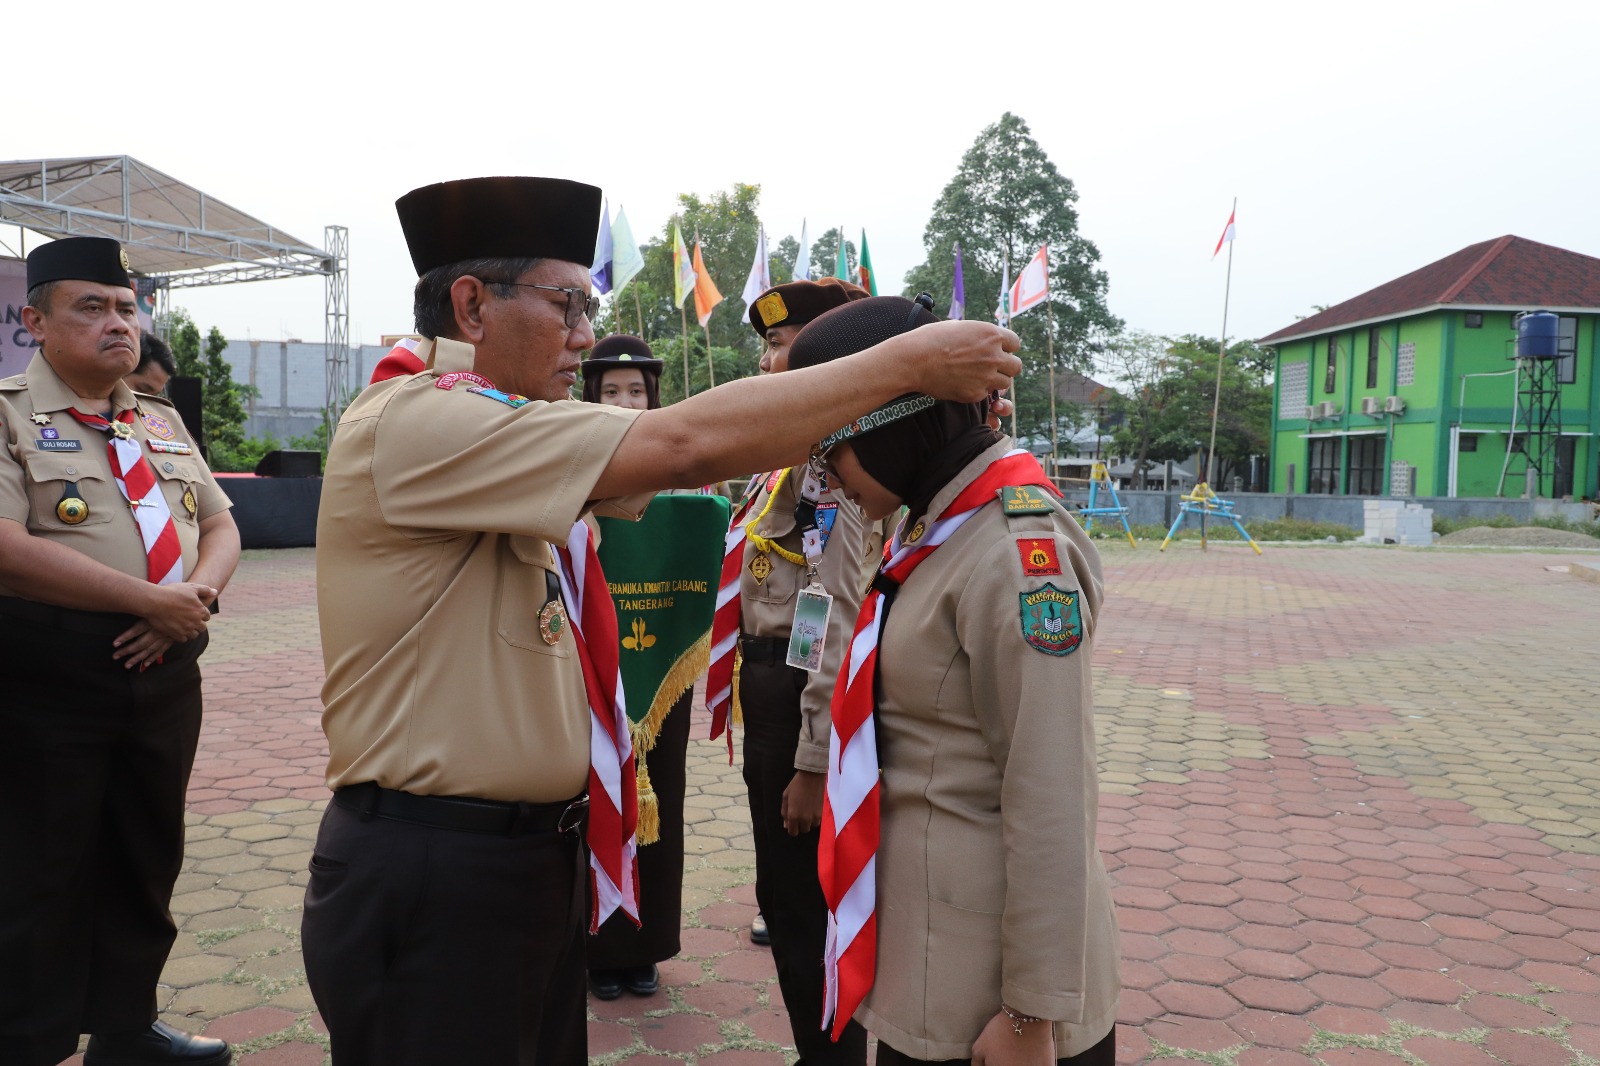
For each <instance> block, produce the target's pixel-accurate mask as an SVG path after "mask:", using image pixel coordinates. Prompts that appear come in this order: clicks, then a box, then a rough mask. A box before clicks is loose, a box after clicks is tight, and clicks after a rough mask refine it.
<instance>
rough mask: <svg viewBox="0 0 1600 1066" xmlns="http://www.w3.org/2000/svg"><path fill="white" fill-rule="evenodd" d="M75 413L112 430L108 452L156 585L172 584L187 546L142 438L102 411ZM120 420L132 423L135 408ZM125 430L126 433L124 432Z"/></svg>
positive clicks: (93, 425)
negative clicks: (143, 448) (121, 428)
mask: <svg viewBox="0 0 1600 1066" xmlns="http://www.w3.org/2000/svg"><path fill="white" fill-rule="evenodd" d="M71 414H72V417H73V418H76V419H77V420H78V421H79V422H81V423H83V424H84V425H86V426H88V427H89V428H90V429H98V430H100V431H101V432H102V433H108V434H110V437H109V439H108V440H107V441H106V455H107V456H108V457H109V458H110V460H111V473H112V475H113V476H114V477H115V478H116V479H117V488H119V489H121V490H122V498H123V499H125V500H127V501H128V506H129V507H131V508H133V520H134V521H135V522H137V523H138V525H139V537H140V538H141V539H142V540H143V541H144V554H145V558H146V560H148V566H147V573H148V576H149V579H150V582H151V583H152V584H155V585H171V584H174V583H176V582H179V581H182V580H183V546H182V545H180V544H179V543H178V527H177V526H175V525H173V522H172V508H171V507H169V506H168V505H167V498H166V496H164V495H162V493H161V486H160V485H159V484H157V481H156V472H155V469H154V468H153V467H152V466H151V465H150V461H149V460H148V459H146V458H145V457H144V453H143V452H142V451H140V449H139V438H138V437H136V436H134V435H133V431H132V429H131V428H130V429H127V430H124V431H123V433H122V434H119V433H117V432H116V431H115V428H114V427H113V424H112V423H111V422H110V421H108V420H106V419H104V418H102V417H101V416H99V415H94V414H88V415H86V414H84V413H83V412H82V411H78V410H73V411H72V412H71ZM117 423H119V424H121V425H124V426H129V427H131V426H132V425H133V411H132V410H128V411H123V412H122V413H121V414H119V415H117ZM124 434H125V435H124Z"/></svg>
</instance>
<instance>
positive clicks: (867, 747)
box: [817, 450, 1060, 1040]
mask: <svg viewBox="0 0 1600 1066" xmlns="http://www.w3.org/2000/svg"><path fill="white" fill-rule="evenodd" d="M1012 485H1037V486H1039V487H1041V488H1043V489H1046V490H1047V491H1049V492H1051V493H1054V494H1056V495H1060V494H1059V493H1058V492H1057V491H1056V488H1055V486H1054V485H1052V484H1051V483H1050V480H1049V478H1047V477H1045V473H1044V469H1043V468H1042V467H1041V466H1040V465H1039V460H1037V459H1035V458H1034V457H1033V456H1032V455H1031V454H1029V453H1028V452H1025V451H1021V450H1016V451H1011V452H1007V453H1006V454H1005V455H1003V456H1001V457H1000V458H998V459H996V460H995V461H994V462H992V463H990V464H989V466H988V467H987V468H986V469H985V470H984V471H983V473H981V474H979V475H978V477H977V479H976V480H975V481H973V482H972V484H970V485H968V486H967V487H966V488H964V489H962V490H961V492H960V493H958V494H957V495H956V498H955V499H954V500H952V501H951V502H950V506H948V507H946V508H945V509H944V511H943V512H942V513H940V515H939V517H938V518H936V519H934V520H933V521H932V522H931V523H930V524H929V525H928V526H927V527H926V528H925V529H924V530H923V533H922V535H921V536H919V537H918V538H917V543H916V544H915V545H911V544H905V545H902V544H901V539H902V537H903V535H904V533H905V528H904V524H903V523H902V526H901V529H900V530H899V531H897V532H896V533H895V537H894V540H893V541H891V542H890V543H889V544H887V545H885V547H884V551H883V555H884V561H883V564H882V565H881V566H880V567H879V577H878V578H877V579H876V580H875V581H874V582H873V587H872V589H871V590H870V591H869V592H868V593H867V596H866V598H865V599H864V600H863V601H862V604H861V613H860V614H859V615H858V616H857V617H856V627H855V632H854V634H853V635H852V637H851V638H850V647H849V649H848V651H847V652H846V654H845V661H844V665H843V666H842V667H841V668H840V670H839V680H838V683H837V684H835V685H834V688H833V704H832V708H831V711H832V718H833V725H832V729H831V731H830V734H829V742H828V743H829V747H828V753H829V758H828V791H827V794H826V795H825V797H824V798H823V802H822V840H821V843H820V846H819V847H818V850H817V875H818V878H819V879H820V880H821V882H822V894H823V896H824V897H825V898H826V899H827V901H828V940H827V947H826V950H825V954H824V957H823V964H824V967H825V969H826V980H827V985H826V992H825V996H824V1000H823V1006H822V1028H824V1029H827V1028H829V1023H830V1022H831V1023H832V1030H833V1039H834V1040H838V1039H839V1036H840V1034H841V1033H843V1032H844V1027H845V1026H846V1025H847V1024H848V1023H849V1021H850V1019H851V1018H852V1017H854V1015H855V1012H856V1008H857V1007H859V1006H861V1002H862V1000H864V999H866V998H867V993H868V992H869V991H871V989H872V981H873V977H874V975H875V973H876V971H877V963H878V917H877V876H876V867H877V857H878V838H879V822H878V789H879V784H878V779H879V775H878V738H877V733H876V728H875V723H874V721H873V716H874V711H875V708H876V703H877V701H876V696H875V694H874V689H873V682H874V679H875V678H876V676H877V671H878V644H879V641H880V639H881V637H882V632H883V622H884V617H885V614H886V612H887V610H888V597H887V596H886V595H885V594H884V592H883V591H881V586H882V585H883V584H884V583H885V579H887V584H888V585H890V586H892V587H893V588H896V589H898V588H899V587H900V586H902V585H904V584H905V582H906V579H907V578H909V577H910V576H911V572H912V571H913V570H915V569H916V568H917V567H918V566H920V565H921V564H922V562H923V560H925V559H927V558H928V556H930V555H932V554H933V553H934V551H935V549H937V548H938V547H939V545H941V544H943V543H944V542H945V541H947V540H949V539H950V538H951V537H952V536H954V535H955V532H956V530H958V529H960V528H961V527H962V526H963V525H964V524H965V523H966V521H967V519H969V518H971V517H972V516H973V515H976V514H977V513H978V512H979V511H980V510H982V509H983V507H984V506H985V505H986V504H990V503H993V502H994V501H995V499H996V497H997V496H998V494H999V492H1000V490H1001V489H1004V488H1006V487H1007V486H1012Z"/></svg>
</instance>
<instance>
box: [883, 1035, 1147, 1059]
mask: <svg viewBox="0 0 1600 1066" xmlns="http://www.w3.org/2000/svg"><path fill="white" fill-rule="evenodd" d="M971 1061H972V1060H971V1059H933V1060H931V1061H930V1060H928V1059H914V1058H912V1057H911V1056H910V1055H903V1054H901V1053H900V1052H898V1051H896V1050H895V1049H894V1048H892V1047H890V1046H889V1045H888V1044H885V1043H884V1042H883V1041H882V1040H880V1041H878V1058H877V1064H876V1066H966V1064H968V1063H970V1062H971ZM1116 1062H1117V1027H1116V1026H1114V1025H1113V1026H1112V1027H1111V1032H1109V1033H1107V1034H1106V1035H1105V1038H1104V1039H1103V1040H1101V1041H1100V1042H1099V1043H1098V1044H1096V1045H1095V1046H1094V1047H1092V1048H1090V1049H1089V1050H1088V1051H1083V1052H1079V1053H1078V1054H1076V1055H1070V1056H1068V1057H1067V1058H1064V1059H1057V1060H1056V1066H1116Z"/></svg>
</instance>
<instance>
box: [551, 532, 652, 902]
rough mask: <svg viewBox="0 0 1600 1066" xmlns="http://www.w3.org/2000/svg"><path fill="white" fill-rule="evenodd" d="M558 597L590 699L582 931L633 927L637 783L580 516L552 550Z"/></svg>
mask: <svg viewBox="0 0 1600 1066" xmlns="http://www.w3.org/2000/svg"><path fill="white" fill-rule="evenodd" d="M556 558H557V560H558V561H559V564H560V565H559V567H558V571H559V576H560V578H561V595H562V598H563V599H565V600H566V603H567V612H568V613H567V620H568V622H569V624H570V625H571V626H572V639H573V640H574V641H575V642H576V643H577V645H578V661H579V662H580V663H581V664H582V665H583V687H584V690H585V691H586V692H587V694H588V697H589V715H590V718H591V719H592V721H591V722H590V724H589V833H588V841H589V877H590V884H591V886H592V887H593V889H594V893H593V897H592V898H593V899H594V909H593V911H592V912H591V914H590V916H589V931H590V932H591V933H592V932H594V931H595V930H597V929H599V928H600V923H601V922H603V921H605V920H606V919H607V918H609V917H610V916H611V914H612V912H613V911H618V910H620V911H622V913H624V914H626V915H627V916H628V917H629V918H631V919H633V924H634V925H638V924H639V869H638V862H637V859H638V842H637V841H636V840H635V838H634V830H635V828H636V826H637V823H638V820H639V796H638V784H637V781H636V780H635V766H634V755H633V735H632V734H631V733H630V732H629V731H628V714H627V708H626V705H625V703H624V701H623V695H622V666H621V655H622V652H621V647H622V645H621V643H620V641H619V639H618V633H617V609H616V605H615V604H614V603H613V602H612V600H611V590H610V589H609V588H608V587H607V585H606V578H605V575H604V574H603V573H602V572H601V570H600V558H599V556H598V555H596V554H595V550H594V538H593V537H592V536H590V533H589V527H588V525H587V524H585V523H584V522H582V521H579V522H575V523H573V526H572V532H571V533H569V534H568V535H567V543H566V544H565V545H563V546H558V547H557V548H556Z"/></svg>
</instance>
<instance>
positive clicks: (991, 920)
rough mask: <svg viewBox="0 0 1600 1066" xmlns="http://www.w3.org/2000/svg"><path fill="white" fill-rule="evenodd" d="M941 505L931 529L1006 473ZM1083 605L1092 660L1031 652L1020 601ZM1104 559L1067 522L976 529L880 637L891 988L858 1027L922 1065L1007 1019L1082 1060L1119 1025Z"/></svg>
mask: <svg viewBox="0 0 1600 1066" xmlns="http://www.w3.org/2000/svg"><path fill="white" fill-rule="evenodd" d="M1010 447H1011V443H1010V441H1009V440H1003V441H1002V442H1001V443H999V444H997V445H996V446H995V447H994V448H992V449H990V450H989V451H987V452H985V453H984V454H983V455H982V456H980V457H979V458H978V459H976V460H974V461H973V462H972V463H971V464H970V465H969V466H968V467H967V468H966V469H965V470H963V471H962V472H961V474H960V475H959V476H958V477H957V478H956V479H955V480H954V481H952V482H951V483H950V484H949V485H947V486H945V488H944V489H942V490H941V491H940V492H939V494H938V495H937V496H936V497H935V498H934V500H933V501H932V503H931V504H930V505H929V508H928V513H929V514H933V515H937V514H938V513H939V512H940V511H941V510H943V509H944V507H945V506H947V505H948V504H949V502H950V500H951V499H953V498H954V497H955V495H956V494H957V493H958V492H959V491H960V490H961V489H962V488H964V487H965V486H967V485H968V484H970V483H971V482H972V481H973V479H974V478H975V477H976V476H977V475H978V473H979V472H980V471H981V470H983V468H984V467H985V466H987V465H988V464H989V463H990V462H991V461H992V460H993V459H995V458H997V457H998V456H1000V455H1003V454H1004V453H1005V451H1006V450H1008V449H1009V448H1010ZM1029 538H1033V539H1039V538H1048V539H1049V540H1050V542H1051V543H1053V545H1054V557H1055V561H1056V563H1058V564H1059V565H1058V566H1056V565H1052V564H1050V563H1046V565H1044V566H1042V567H1036V569H1042V570H1046V571H1048V570H1052V569H1059V570H1060V571H1061V572H1060V573H1059V574H1049V573H1045V574H1042V575H1039V576H1024V572H1023V560H1022V556H1021V554H1020V553H1019V551H1018V547H1017V545H1018V542H1019V541H1022V540H1024V539H1029ZM1047 584H1049V585H1053V586H1054V587H1055V588H1056V589H1059V590H1061V591H1063V592H1068V591H1076V592H1078V593H1080V594H1081V595H1080V596H1079V598H1078V604H1079V606H1080V608H1081V616H1082V631H1081V636H1082V643H1081V644H1080V645H1079V646H1078V647H1077V650H1076V651H1073V652H1071V653H1070V654H1066V655H1055V654H1050V653H1047V652H1044V651H1040V650H1038V649H1036V648H1034V647H1032V646H1030V645H1029V644H1028V643H1027V642H1026V641H1025V640H1024V637H1023V634H1024V626H1025V624H1026V623H1027V622H1028V621H1029V618H1028V616H1027V614H1026V613H1025V608H1024V605H1023V604H1022V601H1021V599H1020V596H1021V595H1023V594H1026V593H1029V592H1033V591H1036V590H1039V589H1042V588H1043V587H1044V586H1045V585H1047ZM1101 592H1102V586H1101V577H1100V559H1099V555H1098V554H1097V553H1096V551H1095V549H1094V546H1093V544H1091V543H1090V541H1089V539H1088V538H1087V537H1086V536H1084V534H1083V531H1082V530H1081V529H1080V528H1079V527H1078V524H1077V522H1075V521H1074V520H1073V519H1072V518H1071V517H1070V516H1069V515H1067V514H1066V513H1065V512H1064V511H1061V510H1059V509H1058V510H1056V511H1053V512H1052V513H1050V514H1044V515H1019V516H1015V517H1011V518H1007V517H1006V515H1005V514H1004V512H1003V511H1002V509H1001V506H1000V504H999V502H998V501H997V502H995V503H991V504H989V505H988V506H987V507H985V508H984V509H983V510H982V511H980V512H978V514H977V515H976V516H974V517H973V518H971V519H969V520H968V521H967V523H966V524H965V525H963V526H962V527H961V528H960V529H959V530H958V531H957V532H956V533H955V535H954V536H952V537H951V538H950V539H949V540H948V541H946V542H945V543H944V544H943V545H942V546H940V547H939V548H938V549H937V550H936V551H935V552H934V553H933V554H932V555H931V556H929V557H928V558H927V560H926V561H924V562H923V563H922V565H921V566H919V567H918V568H917V569H916V570H915V571H913V572H912V574H911V576H910V577H909V578H908V579H907V581H906V583H905V585H904V587H903V588H902V589H901V590H900V593H899V595H898V597H897V598H896V599H895V602H894V605H893V606H892V607H891V608H890V610H889V615H888V621H887V622H886V623H885V629H884V636H883V643H882V646H881V648H880V653H879V667H878V670H879V673H878V677H879V681H880V683H881V685H882V702H881V703H880V704H879V707H878V714H877V724H878V744H879V749H878V751H879V758H880V761H881V763H882V766H883V792H882V797H883V798H882V819H883V821H882V826H883V829H882V840H881V843H880V846H879V851H878V861H877V872H878V883H877V899H878V911H877V920H878V973H877V979H876V981H875V983H874V985H873V988H872V991H871V993H870V994H869V995H868V997H867V999H866V1002H865V1003H864V1004H863V1005H862V1008H861V1009H860V1010H859V1011H858V1012H857V1015H856V1017H857V1020H859V1021H860V1022H861V1023H862V1024H863V1025H865V1026H866V1027H867V1028H868V1029H870V1030H871V1031H872V1032H874V1033H875V1034H877V1036H878V1037H879V1038H880V1039H881V1040H884V1041H886V1042H887V1043H888V1044H890V1045H891V1046H892V1047H894V1048H895V1049H896V1050H899V1051H902V1052H904V1053H905V1054H907V1055H910V1056H912V1057H913V1058H920V1059H954V1058H970V1057H971V1055H972V1042H973V1041H974V1040H976V1039H977V1037H978V1034H979V1033H980V1032H982V1030H983V1027H984V1025H985V1024H986V1023H987V1022H988V1021H989V1019H990V1018H992V1017H993V1016H994V1015H995V1013H996V1012H997V1011H998V1010H999V1009H1000V1004H1001V1002H1002V1001H1003V1002H1004V1003H1005V1004H1006V1005H1007V1006H1009V1007H1011V1008H1012V1009H1013V1010H1016V1011H1020V1012H1022V1013H1024V1014H1031V1015H1034V1016H1035V1017H1040V1018H1049V1019H1052V1020H1054V1021H1055V1022H1056V1023H1057V1024H1056V1027H1055V1035H1056V1054H1057V1055H1058V1056H1060V1057H1062V1058H1066V1057H1069V1056H1072V1055H1076V1054H1078V1053H1080V1052H1082V1051H1084V1050H1086V1049H1088V1048H1089V1047H1091V1046H1093V1045H1094V1044H1095V1043H1096V1042H1097V1041H1098V1040H1100V1039H1101V1038H1102V1037H1104V1036H1105V1034H1106V1033H1108V1032H1110V1030H1111V1026H1112V1023H1113V1022H1114V1021H1115V1019H1116V1013H1117V995H1118V991H1119V985H1120V982H1119V977H1118V945H1117V925H1116V918H1115V915H1114V913H1113V909H1112V902H1111V891H1110V884H1109V882H1108V880H1107V877H1106V874H1105V869H1104V867H1103V865H1102V864H1101V861H1100V854H1099V851H1098V849H1097V846H1096V842H1095V818H1096V815H1097V812H1098V788H1097V779H1096V765H1095V741H1094V714H1093V711H1094V704H1093V695H1092V692H1091V687H1090V667H1091V665H1092V662H1093V659H1092V657H1093V652H1094V631H1095V626H1096V621H1097V617H1098V615H1099V611H1100V603H1101Z"/></svg>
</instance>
